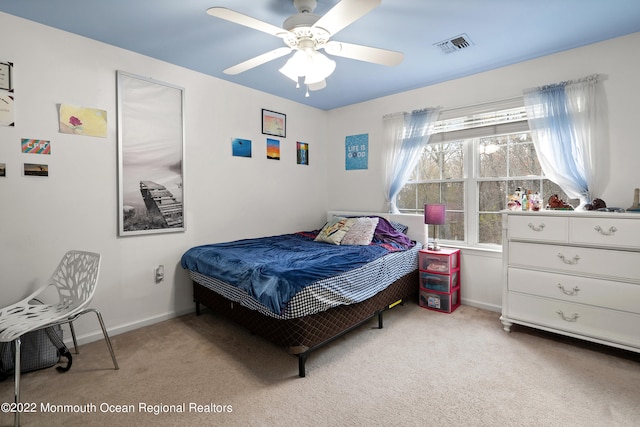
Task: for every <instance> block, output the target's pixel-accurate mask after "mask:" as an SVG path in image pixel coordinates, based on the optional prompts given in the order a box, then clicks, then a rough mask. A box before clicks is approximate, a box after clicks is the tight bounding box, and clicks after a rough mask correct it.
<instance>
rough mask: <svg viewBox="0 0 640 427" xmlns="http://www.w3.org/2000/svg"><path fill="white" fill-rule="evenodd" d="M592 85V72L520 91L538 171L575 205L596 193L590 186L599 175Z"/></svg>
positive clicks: (597, 113) (601, 143) (599, 127)
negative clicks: (557, 186)
mask: <svg viewBox="0 0 640 427" xmlns="http://www.w3.org/2000/svg"><path fill="white" fill-rule="evenodd" d="M597 89H598V76H597V75H593V76H589V77H585V78H582V79H579V80H574V81H567V82H562V83H557V84H552V85H548V86H543V87H538V88H532V89H527V90H525V91H524V101H525V107H526V110H527V118H528V122H529V128H530V129H531V135H532V139H533V143H534V146H535V148H536V152H537V154H538V159H539V160H540V165H541V166H542V171H543V172H544V174H545V175H546V176H547V178H549V179H550V180H551V181H553V182H555V183H556V184H558V185H559V186H560V188H562V190H563V191H564V192H565V193H567V196H568V197H569V198H572V199H580V205H581V206H582V205H584V204H587V203H591V202H592V200H593V199H594V198H596V197H597V194H594V190H595V189H596V187H597V185H599V184H601V183H600V182H599V181H600V180H601V179H602V174H601V172H602V169H601V168H599V167H598V165H597V164H596V161H597V158H598V154H597V153H599V152H602V151H603V148H605V147H606V146H607V145H608V144H607V141H606V138H603V135H604V132H603V127H604V119H603V117H602V114H601V112H602V111H604V109H603V108H601V105H600V104H599V99H598V98H599V97H598V92H599V91H598V90H597Z"/></svg>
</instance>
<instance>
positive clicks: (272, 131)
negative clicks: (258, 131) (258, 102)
mask: <svg viewBox="0 0 640 427" xmlns="http://www.w3.org/2000/svg"><path fill="white" fill-rule="evenodd" d="M262 133H263V134H265V135H273V136H279V137H281V138H286V136H287V116H286V115H285V114H282V113H276V112H275V111H269V110H264V109H263V110H262Z"/></svg>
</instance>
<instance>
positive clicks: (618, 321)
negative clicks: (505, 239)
mask: <svg viewBox="0 0 640 427" xmlns="http://www.w3.org/2000/svg"><path fill="white" fill-rule="evenodd" d="M507 298H508V301H507V306H508V313H506V317H507V318H508V319H510V320H513V321H514V322H516V323H517V322H518V320H520V321H523V322H526V323H529V322H530V323H535V324H536V325H540V326H544V327H547V328H551V329H555V330H558V331H566V332H570V333H574V334H580V335H583V336H585V337H591V338H595V339H599V340H604V341H609V342H615V343H618V344H623V345H628V346H632V347H638V348H640V316H639V315H637V314H632V313H627V312H624V311H614V310H607V309H604V308H598V307H592V306H587V305H580V304H573V303H569V302H564V301H559V300H550V299H546V298H539V297H534V296H530V295H525V294H518V293H508V295H507Z"/></svg>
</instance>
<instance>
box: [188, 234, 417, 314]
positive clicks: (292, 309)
mask: <svg viewBox="0 0 640 427" xmlns="http://www.w3.org/2000/svg"><path fill="white" fill-rule="evenodd" d="M420 249H422V245H421V244H420V243H418V244H416V246H414V247H413V248H411V249H409V250H406V251H401V252H392V253H389V254H387V255H385V256H383V257H381V258H378V259H376V260H374V261H373V262H370V263H368V264H366V265H364V266H362V267H359V268H356V269H354V270H350V271H347V272H345V273H342V274H340V275H338V276H334V277H331V278H328V279H322V280H318V281H317V282H314V283H312V284H310V285H309V286H307V287H305V288H304V289H302V290H301V291H300V292H298V293H297V294H296V295H295V296H294V297H293V298H292V299H291V300H290V301H289V303H288V304H287V306H286V307H285V309H284V311H283V312H282V313H279V314H277V313H274V312H272V311H271V310H269V309H268V308H267V307H266V306H265V305H263V304H261V303H260V302H258V301H257V300H256V299H254V298H253V297H251V296H250V295H249V294H247V292H245V291H244V290H242V289H240V288H237V287H235V286H233V285H230V284H228V283H225V282H223V281H221V280H218V279H215V278H213V277H209V276H206V275H203V274H201V273H197V272H194V271H191V270H189V276H190V277H191V279H192V280H193V281H194V282H197V283H199V284H200V285H202V286H204V287H206V288H208V289H210V290H212V291H214V292H217V293H218V294H220V295H222V296H224V297H225V298H227V299H229V300H230V301H234V302H237V303H239V304H240V305H242V306H245V307H247V308H249V309H251V310H256V311H258V312H260V313H262V314H264V315H265V316H269V317H273V318H276V319H294V318H298V317H303V316H307V315H310V314H315V313H319V312H322V311H325V310H327V309H329V308H332V307H336V306H338V305H349V304H354V303H358V302H361V301H364V300H366V299H368V298H371V297H372V296H373V295H375V294H377V293H378V292H380V291H381V290H383V289H386V288H387V287H388V286H389V285H391V284H392V283H393V282H395V281H396V280H398V279H399V278H401V277H402V276H404V275H406V274H408V273H411V272H412V271H415V270H416V269H417V268H418V251H419V250H420ZM417 286H418V284H417V283H416V287H417Z"/></svg>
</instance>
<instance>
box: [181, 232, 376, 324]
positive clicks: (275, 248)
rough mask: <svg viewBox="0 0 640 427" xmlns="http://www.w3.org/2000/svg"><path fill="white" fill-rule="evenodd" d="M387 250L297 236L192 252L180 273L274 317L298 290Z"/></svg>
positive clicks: (364, 262)
mask: <svg viewBox="0 0 640 427" xmlns="http://www.w3.org/2000/svg"><path fill="white" fill-rule="evenodd" d="M386 246H388V245H375V244H373V245H369V246H342V245H332V244H328V243H321V242H315V241H314V240H313V238H312V237H309V236H308V235H305V234H303V233H299V234H285V235H281V236H273V237H263V238H257V239H245V240H238V241H234V242H227V243H216V244H210V245H203V246H196V247H194V248H191V249H189V250H188V251H187V252H185V254H184V255H183V256H182V267H183V268H185V269H187V270H191V271H195V272H198V273H201V274H204V275H207V276H210V277H214V278H217V279H219V280H222V281H224V282H226V283H229V284H232V285H235V286H238V287H239V288H241V289H243V290H245V291H246V292H247V293H248V294H249V295H251V296H252V297H254V298H255V299H256V300H258V301H260V302H261V303H262V304H263V305H265V306H266V307H268V308H269V309H270V310H272V311H273V312H274V313H277V314H280V313H282V310H283V309H284V307H285V305H286V304H287V302H288V301H289V300H290V299H291V298H292V297H293V296H294V295H295V294H296V293H297V292H298V291H299V290H301V289H302V288H304V287H305V286H307V285H310V284H311V283H313V282H316V281H318V280H320V279H324V278H329V277H333V276H335V275H338V274H340V273H343V272H345V271H348V270H351V269H355V268H358V267H360V266H362V265H364V264H366V263H368V262H371V261H373V260H375V259H377V258H379V257H381V256H383V255H385V254H387V253H388V252H389V248H388V247H386Z"/></svg>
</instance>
